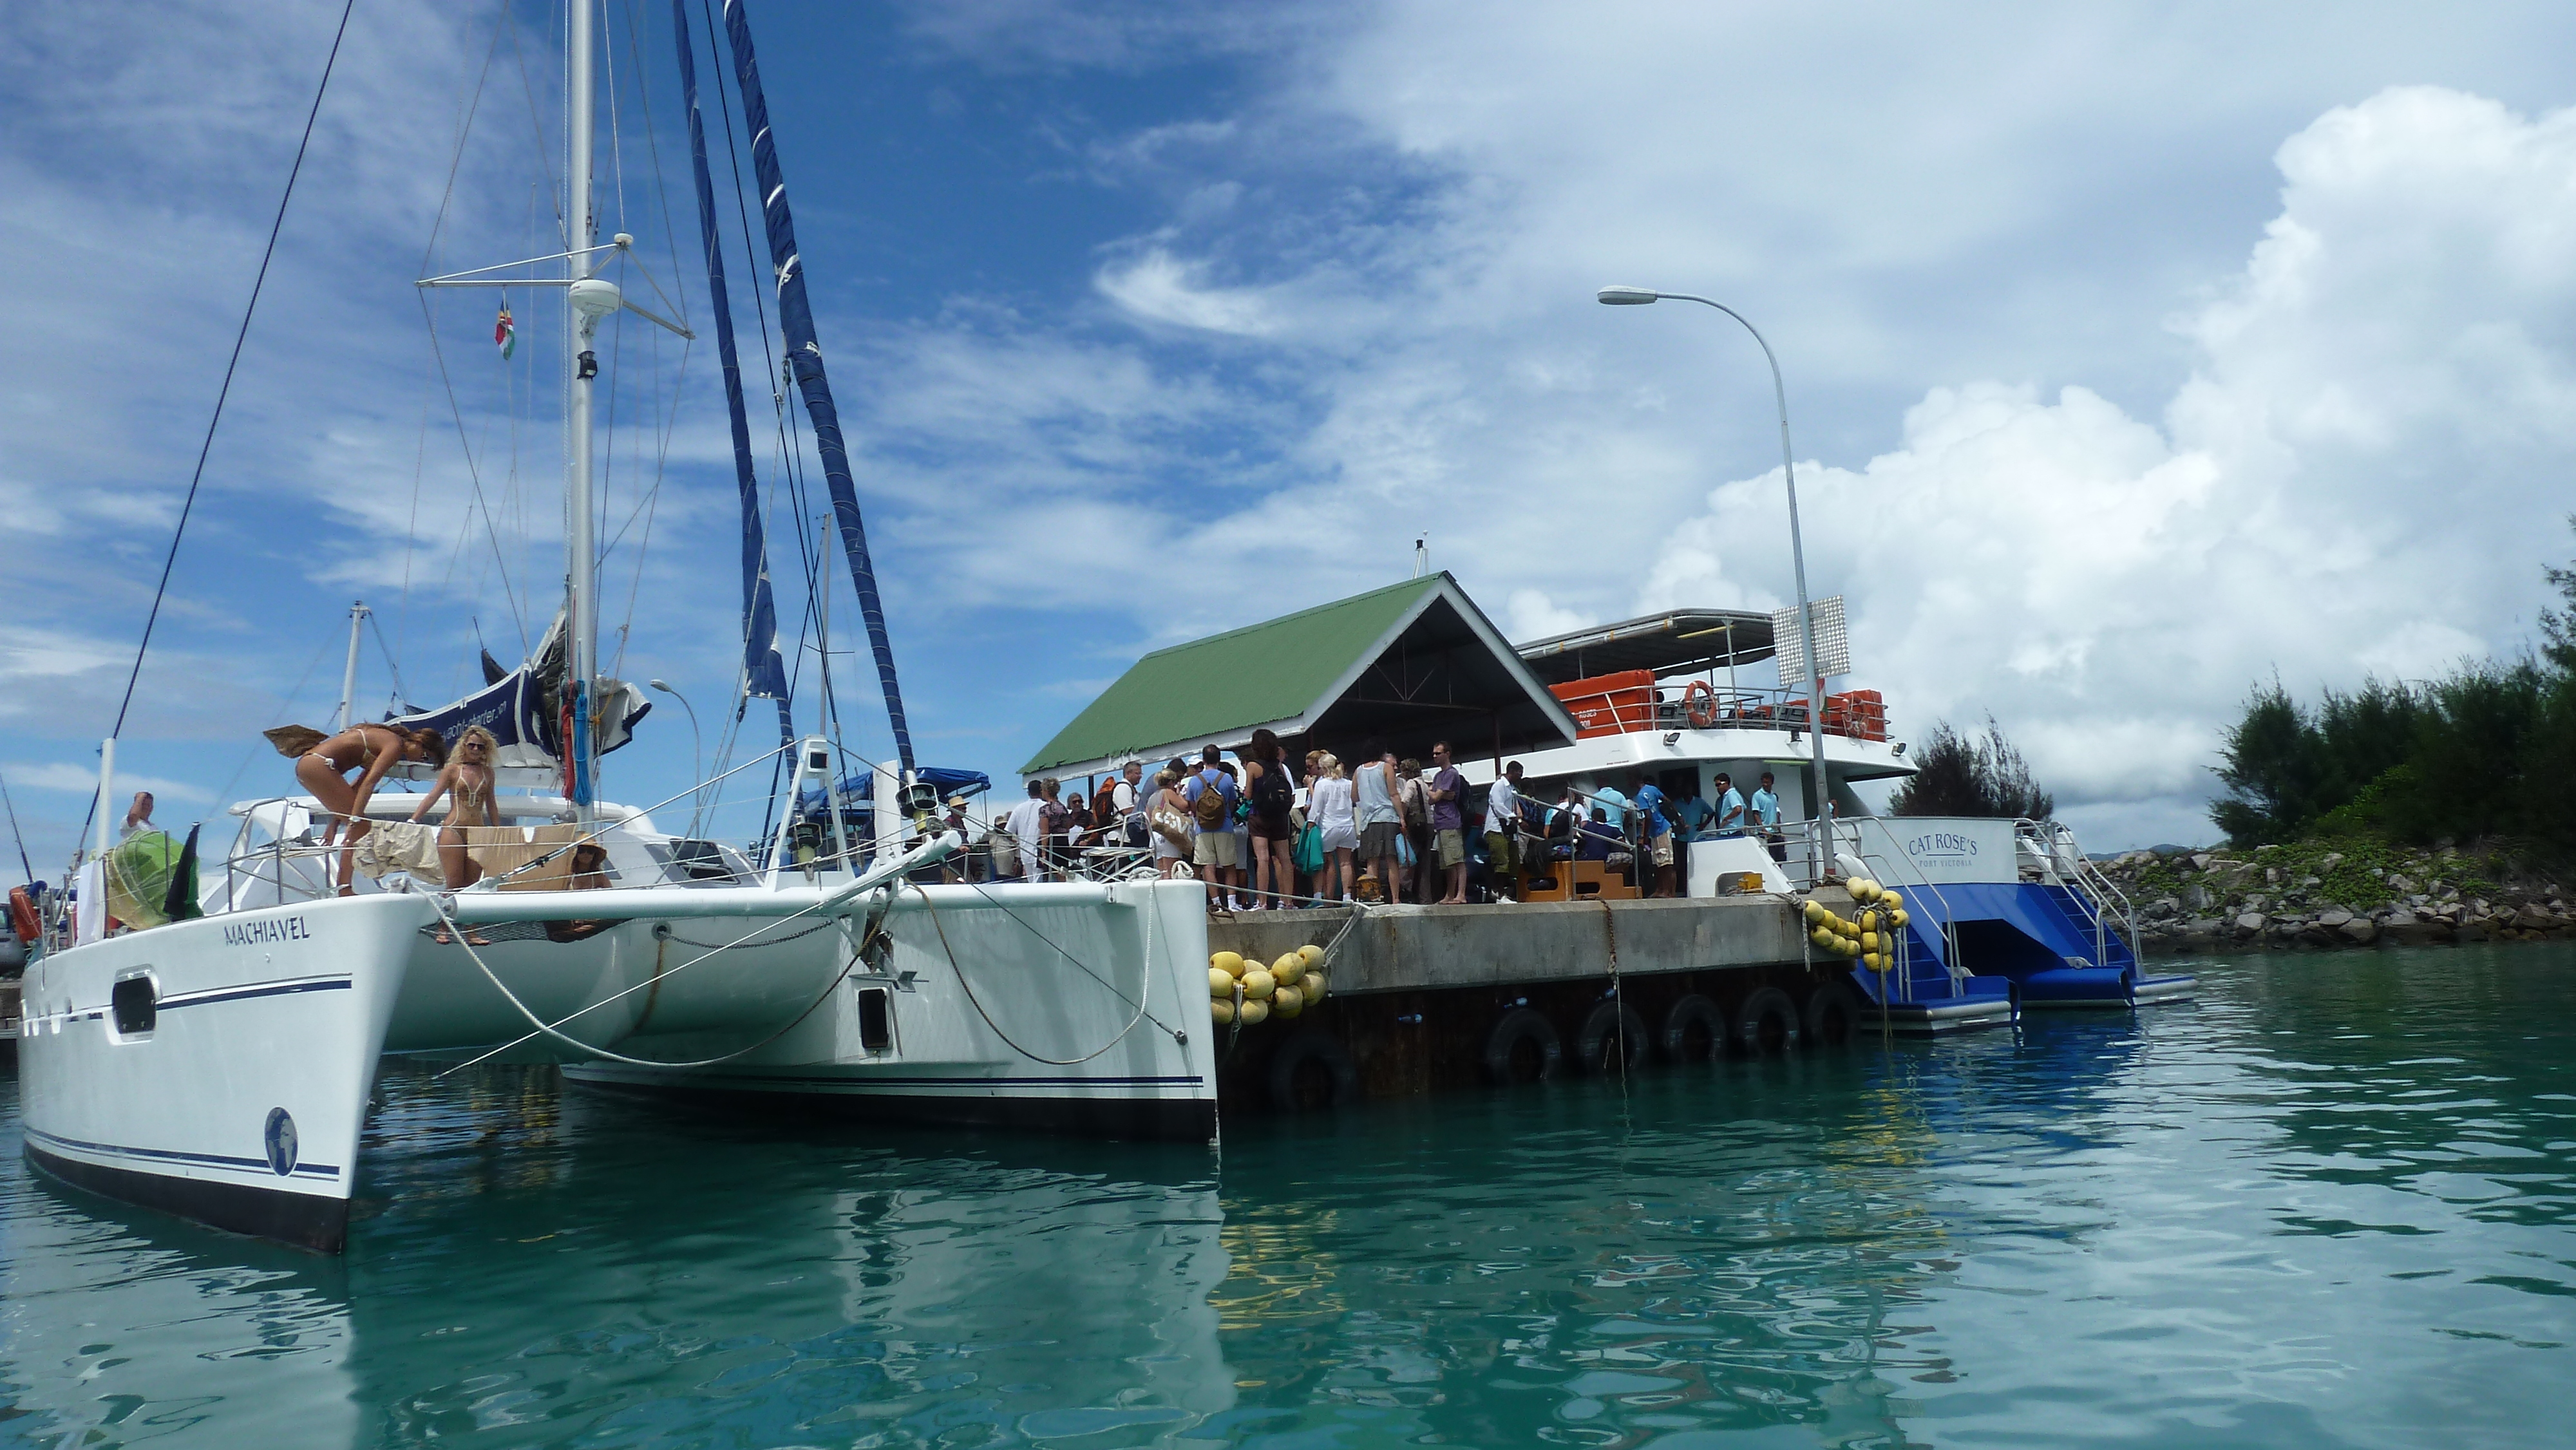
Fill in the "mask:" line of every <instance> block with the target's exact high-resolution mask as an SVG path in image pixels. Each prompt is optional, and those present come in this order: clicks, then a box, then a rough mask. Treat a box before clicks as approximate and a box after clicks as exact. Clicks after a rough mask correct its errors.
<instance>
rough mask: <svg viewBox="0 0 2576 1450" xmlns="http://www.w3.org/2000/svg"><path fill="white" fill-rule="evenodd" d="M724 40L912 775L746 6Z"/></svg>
mask: <svg viewBox="0 0 2576 1450" xmlns="http://www.w3.org/2000/svg"><path fill="white" fill-rule="evenodd" d="M724 15H725V38H726V40H727V42H728V43H730V45H731V46H732V48H733V65H734V79H735V81H736V83H737V84H738V85H739V86H740V88H741V91H742V110H743V120H744V122H745V123H746V124H747V125H749V126H750V128H751V165H752V176H753V179H754V181H755V182H756V183H757V184H758V185H759V187H760V214H761V220H762V223H763V225H764V226H765V227H766V228H767V230H768V232H769V260H770V266H771V268H772V270H774V271H775V272H776V273H777V276H778V326H779V330H780V331H781V332H782V333H784V334H785V335H786V339H787V362H788V368H789V370H790V371H791V372H792V373H793V374H794V375H795V378H796V387H797V391H798V392H799V393H801V394H803V395H804V398H805V411H806V414H807V415H808V416H809V417H811V418H812V419H813V423H814V451H815V453H816V454H817V455H819V456H820V457H821V459H822V461H823V478H824V481H825V482H827V483H828V484H830V485H831V489H832V517H833V520H834V522H835V523H837V524H838V525H839V527H840V532H841V548H842V551H843V552H844V553H845V554H846V555H847V556H848V557H849V561H850V578H851V581H852V582H853V583H855V584H856V585H857V586H858V591H859V617H860V618H861V619H862V620H864V621H865V622H866V624H867V627H868V645H869V647H870V648H871V649H873V650H874V651H875V652H876V660H877V683H878V684H879V685H881V686H882V687H884V690H885V702H886V718H887V722H888V723H889V724H890V725H892V726H893V728H894V747H895V754H896V756H897V757H898V758H899V759H900V760H901V761H902V763H903V768H904V769H905V770H907V771H909V770H911V769H912V768H913V764H912V725H911V723H910V722H909V721H907V720H906V719H905V718H904V713H903V691H902V689H901V688H900V687H899V686H898V685H897V684H896V683H895V677H894V645H893V643H892V641H890V640H889V639H888V638H887V637H886V622H885V606H884V605H883V604H882V603H881V602H879V600H878V598H877V574H876V569H875V567H874V566H873V565H872V564H871V563H870V562H869V560H868V534H867V528H866V526H865V525H864V524H862V523H861V522H860V519H859V495H858V489H857V487H856V485H854V484H853V483H852V482H851V480H850V453H849V449H848V448H847V447H846V446H845V445H844V444H843V443H842V441H841V414H840V410H839V409H838V408H836V407H834V406H833V403H832V385H831V384H830V382H828V381H827V380H826V379H825V378H824V376H823V347H822V344H821V343H819V342H817V341H815V338H814V310H813V308H812V307H811V306H809V305H808V304H807V302H806V300H805V271H804V268H803V266H802V265H801V264H800V260H799V258H798V256H797V252H796V223H795V220H794V218H793V217H792V216H791V215H790V214H789V212H788V209H787V183H786V182H785V181H784V180H783V179H781V177H780V176H779V172H778V147H777V145H776V143H775V142H773V141H772V140H771V138H770V134H769V102H768V100H767V99H766V98H764V97H763V96H762V94H761V90H760V65H759V62H758V61H757V60H755V59H754V58H753V55H752V49H751V22H750V21H749V19H747V18H746V17H745V16H744V14H743V0H725V7H724Z"/></svg>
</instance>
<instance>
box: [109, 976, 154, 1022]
mask: <svg viewBox="0 0 2576 1450" xmlns="http://www.w3.org/2000/svg"><path fill="white" fill-rule="evenodd" d="M107 1006H108V1015H109V1016H110V1017H111V1018H112V1019H113V1020H114V1021H115V1023H116V1035H117V1036H119V1037H138V1036H141V1035H142V1034H143V1033H146V1032H149V1031H151V1030H152V1026H153V1024H154V1023H155V1022H158V1021H159V1020H160V1018H161V1000H160V994H158V993H156V992H154V991H153V990H152V979H151V978H150V977H127V978H125V979H124V980H122V981H120V982H118V983H117V984H116V985H115V986H114V987H111V988H109V989H108V994H107Z"/></svg>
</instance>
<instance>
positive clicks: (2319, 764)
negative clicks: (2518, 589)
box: [2209, 516, 2576, 848]
mask: <svg viewBox="0 0 2576 1450" xmlns="http://www.w3.org/2000/svg"><path fill="white" fill-rule="evenodd" d="M2568 522H2569V524H2570V526H2571V527H2576V516H2571V517H2570V518H2569V520H2568ZM2542 573H2543V575H2544V576H2545V577H2546V578H2547V580H2548V582H2549V584H2550V585H2551V586H2552V588H2554V589H2555V590H2556V592H2557V594H2558V598H2559V604H2558V606H2557V607H2555V608H2544V609H2542V610H2541V611H2540V627H2541V637H2542V638H2541V648H2540V652H2539V653H2538V654H2537V655H2526V656H2524V657H2523V658H2521V659H2518V660H2512V661H2506V662H2499V661H2496V660H2477V661H2471V662H2467V663H2464V664H2462V665H2461V666H2460V667H2459V668H2458V669H2455V670H2453V671H2452V672H2451V673H2450V674H2448V675H2445V676H2443V677H2442V678H2440V679H2437V680H2432V681H2429V682H2426V683H2423V684H2386V683H2383V682H2381V681H2378V680H2367V681H2364V682H2363V684H2362V687H2361V688H2360V689H2359V690H2358V691H2355V692H2353V693H2351V694H2344V693H2341V692H2338V691H2335V690H2327V691H2325V692H2324V693H2323V698H2322V701H2321V703H2320V704H2319V705H2318V706H2317V707H2316V708H2315V709H2309V708H2307V707H2306V706H2303V705H2301V704H2300V703H2299V702H2297V701H2296V700H2293V699H2291V698H2290V695H2289V692H2288V691H2286V690H2284V689H2283V688H2282V687H2281V684H2280V682H2279V681H2278V680H2274V681H2273V682H2272V683H2271V684H2270V685H2268V686H2263V685H2258V686H2256V687H2255V689H2254V692H2253V693H2252V694H2251V695H2249V696H2248V697H2247V698H2246V702H2245V713H2244V714H2243V715H2242V716H2241V717H2239V718H2238V720H2237V722H2236V724H2235V726H2234V727H2232V728H2231V729H2229V730H2228V732H2227V736H2226V743H2225V745H2224V747H2223V748H2222V749H2221V751H2220V758H2219V767H2218V778H2219V781H2220V782H2221V783H2222V784H2224V785H2225V786H2226V787H2227V794H2226V795H2225V796H2224V797H2222V798H2220V799H2219V800H2217V801H2214V802H2212V803H2211V805H2210V812H2209V814H2210V819H2211V820H2212V821H2213V822H2215V823H2216V824H2217V826H2218V828H2219V829H2220V830H2222V831H2225V832H2226V833H2227V837H2228V840H2229V841H2230V842H2232V843H2234V844H2235V845H2238V846H2257V845H2266V844H2274V843H2285V842H2289V841H2294V840H2297V839H2299V838H2300V837H2301V836H2303V835H2348V834H2358V833H2370V834H2379V835H2385V836H2390V837H2394V838H2397V839H2401V840H2408V841H2413V842H2416V843H2418V844H2426V843H2431V842H2435V841H2441V840H2450V841H2453V842H2458V843H2466V842H2470V841H2476V840H2481V839H2486V838H2490V837H2513V838H2519V839H2522V840H2527V841H2530V842H2534V843H2545V844H2548V845H2550V846H2553V847H2559V848H2565V847H2569V846H2576V565H2571V566H2569V567H2567V568H2558V567H2555V566H2544V568H2543V570H2542Z"/></svg>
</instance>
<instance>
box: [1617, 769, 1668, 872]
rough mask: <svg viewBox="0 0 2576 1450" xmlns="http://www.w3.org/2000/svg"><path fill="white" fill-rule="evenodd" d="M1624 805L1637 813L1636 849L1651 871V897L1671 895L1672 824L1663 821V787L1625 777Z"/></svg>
mask: <svg viewBox="0 0 2576 1450" xmlns="http://www.w3.org/2000/svg"><path fill="white" fill-rule="evenodd" d="M1628 803H1629V804H1630V805H1631V806H1634V807H1635V808H1636V812H1637V846H1638V850H1639V852H1640V854H1642V855H1643V856H1644V857H1645V859H1646V860H1647V861H1648V862H1650V863H1651V864H1652V865H1653V866H1654V868H1655V889H1654V890H1653V892H1651V893H1650V894H1651V895H1655V896H1670V895H1672V894H1673V823H1672V822H1671V821H1669V820H1667V819H1665V818H1664V792H1663V788H1662V787H1660V786H1658V785H1656V784H1655V783H1654V782H1652V781H1650V780H1647V779H1646V778H1645V776H1644V775H1643V774H1642V773H1640V774H1635V775H1631V776H1629V778H1628Z"/></svg>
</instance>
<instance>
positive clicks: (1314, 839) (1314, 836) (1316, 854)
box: [1289, 821, 1324, 876]
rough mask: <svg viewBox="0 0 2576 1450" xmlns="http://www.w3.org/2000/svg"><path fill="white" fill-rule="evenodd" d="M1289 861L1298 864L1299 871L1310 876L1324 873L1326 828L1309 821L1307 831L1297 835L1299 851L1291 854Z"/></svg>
mask: <svg viewBox="0 0 2576 1450" xmlns="http://www.w3.org/2000/svg"><path fill="white" fill-rule="evenodd" d="M1289 859H1290V860H1292V861H1293V862H1295V863H1296V866H1297V869H1298V870H1299V871H1302V872H1304V873H1305V874H1307V875H1309V876H1312V875H1315V874H1316V873H1317V872H1320V871H1322V870H1323V869H1324V828H1323V827H1321V826H1319V825H1316V824H1315V823H1314V822H1312V821H1308V822H1307V823H1306V829H1304V830H1302V831H1299V832H1298V833H1297V849H1296V850H1295V851H1294V852H1293V853H1291V855H1290V857H1289Z"/></svg>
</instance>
